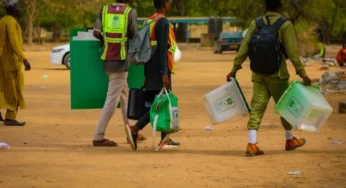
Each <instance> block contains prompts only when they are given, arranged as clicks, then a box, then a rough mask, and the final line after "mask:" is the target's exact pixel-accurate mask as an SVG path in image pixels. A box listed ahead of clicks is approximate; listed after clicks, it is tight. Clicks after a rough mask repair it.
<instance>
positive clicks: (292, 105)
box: [287, 97, 304, 118]
mask: <svg viewBox="0 0 346 188" xmlns="http://www.w3.org/2000/svg"><path fill="white" fill-rule="evenodd" d="M287 108H288V110H289V111H290V112H291V113H292V114H293V115H294V117H296V118H297V117H299V116H300V114H301V113H302V112H303V111H304V107H303V105H301V104H300V103H299V101H298V100H297V99H296V98H294V97H292V98H291V99H290V100H289V102H288V104H287Z"/></svg>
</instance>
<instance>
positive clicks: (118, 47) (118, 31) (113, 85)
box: [93, 0, 138, 147]
mask: <svg viewBox="0 0 346 188" xmlns="http://www.w3.org/2000/svg"><path fill="white" fill-rule="evenodd" d="M128 3H130V0H116V2H114V3H112V4H110V5H107V6H104V7H102V8H101V10H100V12H99V14H98V17H97V19H96V22H95V25H94V36H95V37H96V38H98V39H99V40H100V42H101V44H102V45H103V50H102V52H101V59H102V60H103V67H104V70H105V71H106V72H107V75H108V78H109V83H108V92H107V97H106V101H105V104H104V107H103V110H102V113H101V117H100V119H99V123H98V126H97V128H96V131H95V135H94V140H93V145H94V146H95V147H116V146H118V144H117V143H116V142H114V141H111V140H108V139H105V138H104V136H105V131H106V128H107V125H108V123H109V122H110V120H111V118H112V117H113V115H114V113H115V108H116V106H117V105H118V103H119V101H120V105H121V112H122V116H123V122H124V126H128V125H130V120H129V119H128V118H127V105H128V96H129V88H128V85H127V75H128V67H129V65H128V62H127V61H126V59H127V50H128V46H129V39H132V38H133V37H134V36H135V34H136V33H137V30H138V28H137V12H136V10H135V9H133V8H130V7H129V6H128V5H127V4H128Z"/></svg>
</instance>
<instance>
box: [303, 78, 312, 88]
mask: <svg viewBox="0 0 346 188" xmlns="http://www.w3.org/2000/svg"><path fill="white" fill-rule="evenodd" d="M303 83H304V85H306V86H311V80H310V78H309V77H308V76H305V77H303Z"/></svg>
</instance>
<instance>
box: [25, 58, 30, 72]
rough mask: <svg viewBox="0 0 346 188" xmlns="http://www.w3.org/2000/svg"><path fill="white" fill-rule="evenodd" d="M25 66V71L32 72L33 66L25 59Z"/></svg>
mask: <svg viewBox="0 0 346 188" xmlns="http://www.w3.org/2000/svg"><path fill="white" fill-rule="evenodd" d="M23 64H24V66H25V70H26V71H30V70H31V65H30V63H29V61H28V60H27V59H25V60H24V61H23Z"/></svg>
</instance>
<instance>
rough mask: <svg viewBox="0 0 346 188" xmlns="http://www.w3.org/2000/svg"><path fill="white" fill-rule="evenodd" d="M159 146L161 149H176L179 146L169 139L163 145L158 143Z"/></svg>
mask: <svg viewBox="0 0 346 188" xmlns="http://www.w3.org/2000/svg"><path fill="white" fill-rule="evenodd" d="M159 146H161V148H176V147H179V146H180V143H179V142H175V141H173V140H172V139H169V140H167V141H166V142H164V143H160V144H159Z"/></svg>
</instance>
